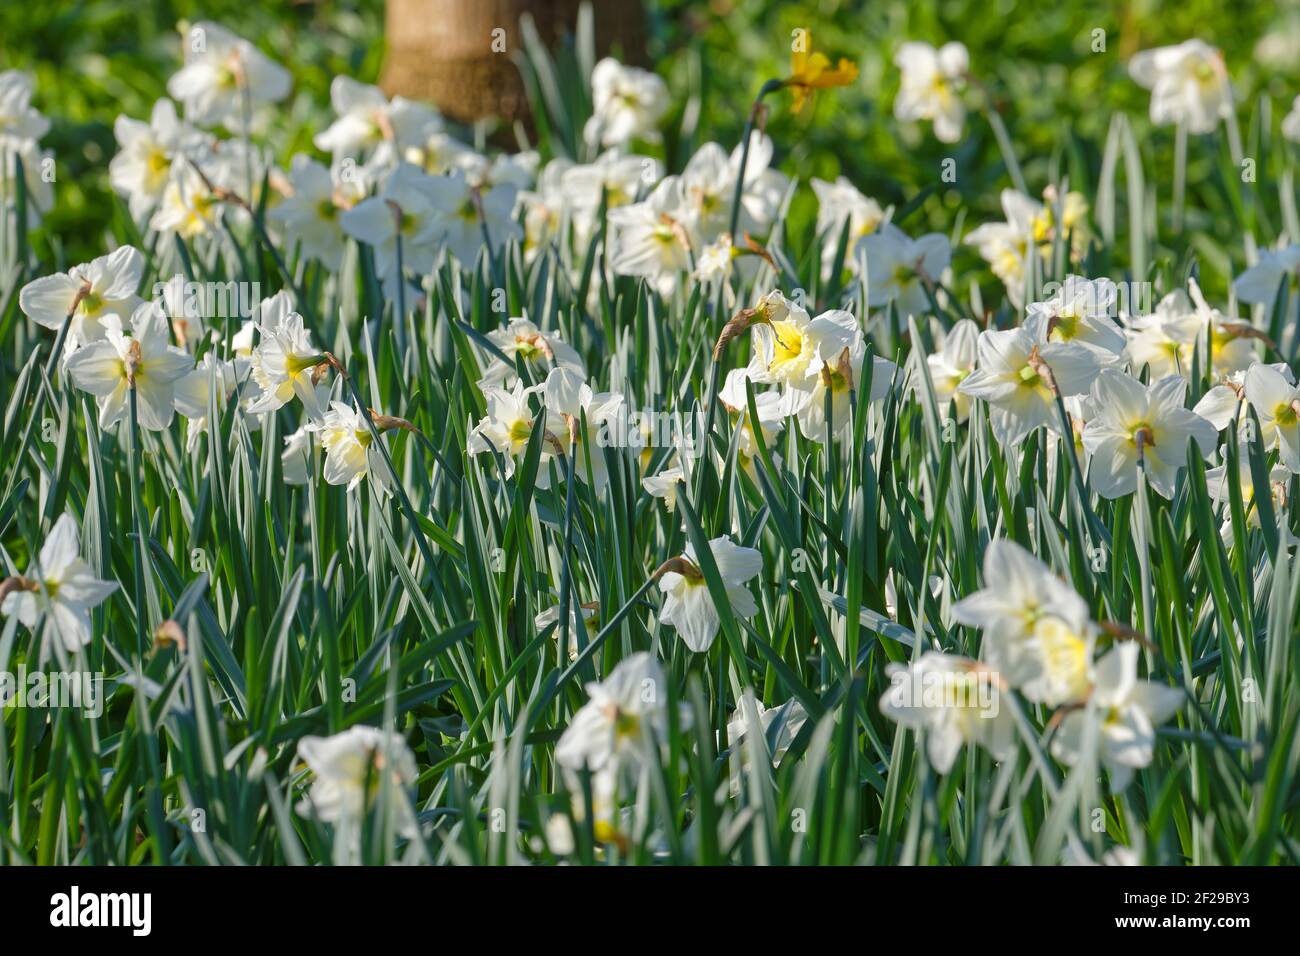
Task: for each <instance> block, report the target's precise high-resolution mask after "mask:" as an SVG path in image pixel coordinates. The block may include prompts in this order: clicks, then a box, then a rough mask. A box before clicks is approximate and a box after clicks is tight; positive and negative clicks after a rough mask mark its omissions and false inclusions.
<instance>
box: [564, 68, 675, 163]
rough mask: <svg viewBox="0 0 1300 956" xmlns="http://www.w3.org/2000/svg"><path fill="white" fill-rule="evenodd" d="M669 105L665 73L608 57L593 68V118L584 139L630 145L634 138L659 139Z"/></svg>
mask: <svg viewBox="0 0 1300 956" xmlns="http://www.w3.org/2000/svg"><path fill="white" fill-rule="evenodd" d="M668 106H669V100H668V85H667V84H666V83H665V82H664V81H663V78H662V77H660V76H658V75H657V74H655V73H651V72H650V71H648V70H642V69H638V68H637V67H634V66H624V65H623V64H622V63H619V62H618V61H617V60H615V59H613V58H611V57H605V58H604V59H603V60H601V61H600V62H599V63H597V64H596V66H595V68H594V69H593V70H592V71H591V118H590V119H588V120H587V124H586V126H585V127H583V133H582V135H583V139H585V140H586V142H587V143H588V144H589V145H591V146H593V147H595V146H626V145H627V144H628V143H630V142H631V141H632V140H634V139H641V140H645V141H646V142H648V143H657V142H658V141H659V138H660V137H659V122H660V120H662V119H663V117H664V114H665V113H667V112H668Z"/></svg>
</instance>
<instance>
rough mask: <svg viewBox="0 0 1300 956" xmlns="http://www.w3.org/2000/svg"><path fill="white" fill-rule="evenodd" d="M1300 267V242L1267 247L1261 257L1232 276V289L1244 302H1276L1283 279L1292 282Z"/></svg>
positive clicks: (1271, 303) (1260, 303)
mask: <svg viewBox="0 0 1300 956" xmlns="http://www.w3.org/2000/svg"><path fill="white" fill-rule="evenodd" d="M1298 269H1300V246H1296V245H1290V246H1284V247H1282V248H1281V249H1265V250H1264V251H1262V252H1261V253H1260V254H1259V260H1258V261H1257V262H1256V263H1255V264H1254V265H1253V266H1251V267H1250V268H1249V269H1247V270H1246V271H1245V272H1243V273H1242V274H1241V275H1239V276H1237V278H1235V279H1233V280H1232V291H1233V294H1234V295H1236V297H1237V299H1238V300H1239V301H1241V302H1248V303H1251V304H1259V305H1267V306H1272V305H1273V300H1274V299H1276V298H1277V293H1278V290H1279V289H1281V287H1282V283H1283V282H1286V283H1288V284H1289V283H1290V282H1291V279H1292V277H1293V276H1295V275H1296V271H1297V270H1298Z"/></svg>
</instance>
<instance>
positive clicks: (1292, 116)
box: [1282, 96, 1300, 143]
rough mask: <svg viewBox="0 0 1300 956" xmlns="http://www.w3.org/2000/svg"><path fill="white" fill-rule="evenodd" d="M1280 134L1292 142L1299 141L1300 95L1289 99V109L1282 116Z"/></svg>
mask: <svg viewBox="0 0 1300 956" xmlns="http://www.w3.org/2000/svg"><path fill="white" fill-rule="evenodd" d="M1282 135H1283V136H1285V137H1286V138H1287V139H1289V140H1291V142H1293V143H1300V96H1297V97H1296V98H1295V99H1294V100H1292V101H1291V110H1290V112H1288V113H1287V114H1286V116H1284V117H1282Z"/></svg>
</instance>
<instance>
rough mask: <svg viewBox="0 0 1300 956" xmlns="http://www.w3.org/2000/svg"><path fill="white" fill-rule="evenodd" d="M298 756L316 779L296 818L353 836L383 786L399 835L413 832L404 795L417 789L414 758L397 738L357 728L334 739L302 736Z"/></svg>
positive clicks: (412, 822)
mask: <svg viewBox="0 0 1300 956" xmlns="http://www.w3.org/2000/svg"><path fill="white" fill-rule="evenodd" d="M298 756H299V757H300V758H302V760H303V762H304V763H306V765H307V767H308V769H309V770H310V771H311V773H312V775H313V777H314V779H313V780H312V785H311V790H310V792H309V793H308V795H307V797H306V798H305V799H304V800H303V801H302V802H301V803H300V804H299V805H298V812H299V813H300V814H302V815H303V816H310V817H313V818H315V819H317V820H320V821H322V822H324V823H333V824H336V825H342V826H344V827H345V828H346V829H347V830H348V834H349V836H355V833H356V831H355V827H356V826H357V825H358V824H359V823H360V822H361V821H363V820H364V819H365V815H366V812H367V811H368V810H369V809H370V808H371V807H373V806H374V804H375V801H376V799H377V798H378V797H379V796H380V794H381V793H382V792H383V788H384V786H385V783H387V785H388V786H389V787H390V788H391V789H389V791H388V792H389V794H390V799H391V800H392V804H391V809H392V812H393V813H394V815H395V817H396V818H397V820H398V829H399V831H400V832H402V833H404V834H405V835H407V836H410V835H412V834H414V832H415V830H416V822H415V818H414V816H413V815H412V814H411V811H410V805H409V803H408V801H407V800H406V799H405V797H404V796H403V795H402V791H404V790H407V789H408V788H412V787H414V785H415V780H416V776H417V774H416V767H415V756H414V754H412V753H411V748H410V747H409V746H408V745H407V743H406V741H405V740H404V739H402V737H401V736H400V735H398V734H395V733H392V732H390V731H384V730H380V729H378V728H376V727H367V726H364V725H357V726H354V727H350V728H348V729H347V730H345V731H343V732H342V733H338V734H334V735H333V736H332V737H316V736H307V737H303V738H302V739H301V740H299V741H298ZM385 778H387V779H386V780H385Z"/></svg>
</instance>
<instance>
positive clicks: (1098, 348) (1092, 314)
mask: <svg viewBox="0 0 1300 956" xmlns="http://www.w3.org/2000/svg"><path fill="white" fill-rule="evenodd" d="M1117 308H1118V304H1117V290H1116V287H1115V283H1114V282H1113V281H1111V280H1110V279H1085V278H1083V277H1082V276H1073V275H1072V276H1066V277H1065V282H1064V283H1062V284H1061V285H1060V287H1059V289H1058V291H1057V292H1056V294H1055V295H1053V296H1052V297H1051V298H1049V299H1046V300H1045V301H1043V302H1031V303H1029V305H1028V306H1027V308H1026V312H1027V314H1028V315H1030V316H1039V317H1041V319H1042V321H1043V322H1044V323H1045V329H1046V337H1047V341H1049V342H1077V343H1078V344H1079V345H1082V346H1084V347H1085V348H1088V349H1090V350H1091V351H1093V352H1094V353H1095V354H1096V356H1097V361H1098V362H1099V363H1100V364H1102V365H1118V364H1119V363H1120V362H1121V361H1122V360H1123V354H1124V348H1125V345H1126V344H1127V343H1126V342H1125V339H1124V333H1123V332H1121V331H1120V328H1119V326H1118V325H1116V324H1115V320H1114V319H1113V318H1112V317H1111V316H1112V315H1114V314H1116V310H1117Z"/></svg>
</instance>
